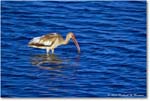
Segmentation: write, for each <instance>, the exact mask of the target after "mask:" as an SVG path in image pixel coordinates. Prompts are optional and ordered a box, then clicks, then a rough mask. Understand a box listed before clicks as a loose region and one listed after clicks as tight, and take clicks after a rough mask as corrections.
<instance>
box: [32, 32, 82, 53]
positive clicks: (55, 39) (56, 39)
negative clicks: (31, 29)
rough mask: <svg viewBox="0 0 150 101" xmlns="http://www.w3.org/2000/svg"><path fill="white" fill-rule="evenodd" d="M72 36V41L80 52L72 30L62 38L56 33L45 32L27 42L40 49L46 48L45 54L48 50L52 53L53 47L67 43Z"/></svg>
mask: <svg viewBox="0 0 150 101" xmlns="http://www.w3.org/2000/svg"><path fill="white" fill-rule="evenodd" d="M71 38H72V40H73V41H74V43H75V45H76V47H77V50H78V53H80V47H79V44H78V42H77V40H76V38H75V35H74V34H73V33H72V32H69V33H68V34H67V36H66V39H65V40H64V39H63V37H62V36H61V35H60V34H58V33H50V34H46V35H43V36H40V37H35V38H33V39H32V40H31V41H30V42H29V47H34V48H40V49H46V52H47V54H48V53H49V51H50V50H51V51H52V54H53V53H54V49H55V48H56V47H58V46H60V45H66V44H68V42H69V40H70V39H71Z"/></svg>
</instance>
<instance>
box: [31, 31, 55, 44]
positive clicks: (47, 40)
mask: <svg viewBox="0 0 150 101" xmlns="http://www.w3.org/2000/svg"><path fill="white" fill-rule="evenodd" d="M57 38H58V34H56V33H52V34H46V35H43V36H40V37H35V38H33V39H32V40H31V41H30V42H29V46H33V45H34V46H51V45H52V44H53V43H54V42H55V40H56V39H57Z"/></svg>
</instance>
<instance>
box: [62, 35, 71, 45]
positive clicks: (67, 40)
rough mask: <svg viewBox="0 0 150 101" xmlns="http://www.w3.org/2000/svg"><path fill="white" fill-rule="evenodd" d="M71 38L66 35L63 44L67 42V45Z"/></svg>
mask: <svg viewBox="0 0 150 101" xmlns="http://www.w3.org/2000/svg"><path fill="white" fill-rule="evenodd" d="M69 40H70V37H69V36H66V39H65V40H64V42H63V44H65V45H66V44H68V42H69Z"/></svg>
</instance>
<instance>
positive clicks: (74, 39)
mask: <svg viewBox="0 0 150 101" xmlns="http://www.w3.org/2000/svg"><path fill="white" fill-rule="evenodd" d="M68 36H69V38H71V39H72V40H73V42H74V44H75V45H76V47H77V49H78V53H80V46H79V44H78V42H77V40H76V37H75V35H74V34H73V33H72V32H69V33H68Z"/></svg>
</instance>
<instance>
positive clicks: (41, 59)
mask: <svg viewBox="0 0 150 101" xmlns="http://www.w3.org/2000/svg"><path fill="white" fill-rule="evenodd" d="M63 62H64V61H63V60H62V59H60V58H59V57H58V56H56V55H55V54H49V55H46V54H38V55H35V56H33V57H32V58H31V63H32V65H35V66H38V67H39V68H41V69H47V70H56V69H58V68H62V67H63V65H62V63H63Z"/></svg>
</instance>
